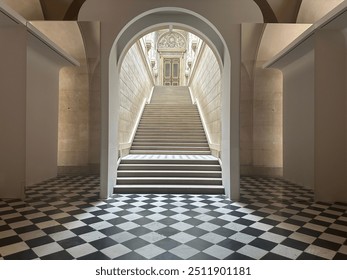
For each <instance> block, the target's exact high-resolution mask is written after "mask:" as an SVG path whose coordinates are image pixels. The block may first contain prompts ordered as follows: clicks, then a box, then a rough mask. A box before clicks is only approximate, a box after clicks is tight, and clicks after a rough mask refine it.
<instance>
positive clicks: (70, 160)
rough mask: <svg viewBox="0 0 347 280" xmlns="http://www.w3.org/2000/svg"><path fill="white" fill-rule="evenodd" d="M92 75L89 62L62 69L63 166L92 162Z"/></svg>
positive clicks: (61, 141) (60, 102)
mask: <svg viewBox="0 0 347 280" xmlns="http://www.w3.org/2000/svg"><path fill="white" fill-rule="evenodd" d="M88 79H89V76H88V67H87V65H86V64H85V63H84V64H81V66H80V67H66V68H63V69H62V70H61V71H60V85H59V138H58V143H59V148H58V165H59V166H87V165H88V163H89V80H88Z"/></svg>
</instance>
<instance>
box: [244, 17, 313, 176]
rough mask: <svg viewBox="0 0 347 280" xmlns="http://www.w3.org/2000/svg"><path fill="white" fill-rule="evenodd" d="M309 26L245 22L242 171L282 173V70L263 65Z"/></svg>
mask: <svg viewBox="0 0 347 280" xmlns="http://www.w3.org/2000/svg"><path fill="white" fill-rule="evenodd" d="M309 26H310V25H309V24H303V25H294V24H266V25H263V24H244V25H243V28H242V30H243V33H242V44H243V48H242V63H243V65H244V68H242V69H241V74H242V76H241V85H242V86H241V102H240V106H241V107H240V110H241V114H240V117H241V121H240V124H241V128H240V133H241V136H240V146H241V157H240V158H241V167H242V174H245V175H247V174H250V175H272V176H281V175H282V168H283V140H282V127H283V124H282V116H283V112H282V102H283V99H282V98H283V97H282V92H283V82H282V73H281V72H280V71H278V70H273V69H263V67H262V66H263V64H264V63H265V62H266V61H268V60H269V59H271V58H272V57H274V56H275V55H276V54H277V53H279V52H280V51H281V50H282V49H283V48H284V47H285V46H287V45H288V44H289V43H291V42H292V41H293V40H294V39H295V38H296V37H297V36H299V35H300V34H301V33H302V32H303V31H305V30H306V29H307V28H308V27H309ZM257 38H258V39H257ZM259 38H260V39H259ZM273 38H276V40H273Z"/></svg>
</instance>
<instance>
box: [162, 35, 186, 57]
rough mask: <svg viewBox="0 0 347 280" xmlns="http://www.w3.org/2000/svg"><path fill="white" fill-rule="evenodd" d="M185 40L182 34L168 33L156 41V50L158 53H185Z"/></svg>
mask: <svg viewBox="0 0 347 280" xmlns="http://www.w3.org/2000/svg"><path fill="white" fill-rule="evenodd" d="M186 45H187V43H186V39H185V38H184V37H183V35H182V34H180V33H178V32H175V31H169V32H166V33H164V34H163V35H161V36H160V37H159V39H158V43H157V49H158V51H159V52H166V51H178V52H185V51H186Z"/></svg>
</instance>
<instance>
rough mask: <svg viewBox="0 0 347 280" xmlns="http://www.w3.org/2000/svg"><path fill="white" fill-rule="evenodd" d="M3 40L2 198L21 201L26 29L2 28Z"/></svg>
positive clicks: (0, 104)
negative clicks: (19, 199)
mask: <svg viewBox="0 0 347 280" xmlns="http://www.w3.org/2000/svg"><path fill="white" fill-rule="evenodd" d="M0 38H1V44H0V59H1V63H0V90H1V94H0V131H1V137H0V155H1V156H0V197H1V198H21V197H23V194H24V185H25V149H26V140H25V137H26V135H25V126H26V123H25V115H26V102H25V95H26V68H25V62H26V57H27V52H26V30H25V27H7V28H3V27H0Z"/></svg>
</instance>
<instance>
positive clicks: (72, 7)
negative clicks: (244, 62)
mask: <svg viewBox="0 0 347 280" xmlns="http://www.w3.org/2000/svg"><path fill="white" fill-rule="evenodd" d="M3 1H4V2H5V3H6V4H8V5H9V6H10V7H12V8H13V9H14V10H16V11H17V12H18V13H19V14H21V15H22V16H24V17H25V18H26V19H28V20H43V19H44V20H77V18H78V13H79V10H80V9H81V7H82V5H83V4H84V2H86V1H87V0H3ZM253 1H254V2H255V3H256V4H257V5H258V6H259V8H260V10H261V11H262V13H263V17H264V22H266V23H295V22H300V23H313V22H314V21H316V20H317V18H318V17H319V16H322V14H323V15H324V14H325V13H327V12H328V11H330V10H331V9H332V8H334V7H336V6H337V5H338V4H340V3H341V2H343V0H253Z"/></svg>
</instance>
